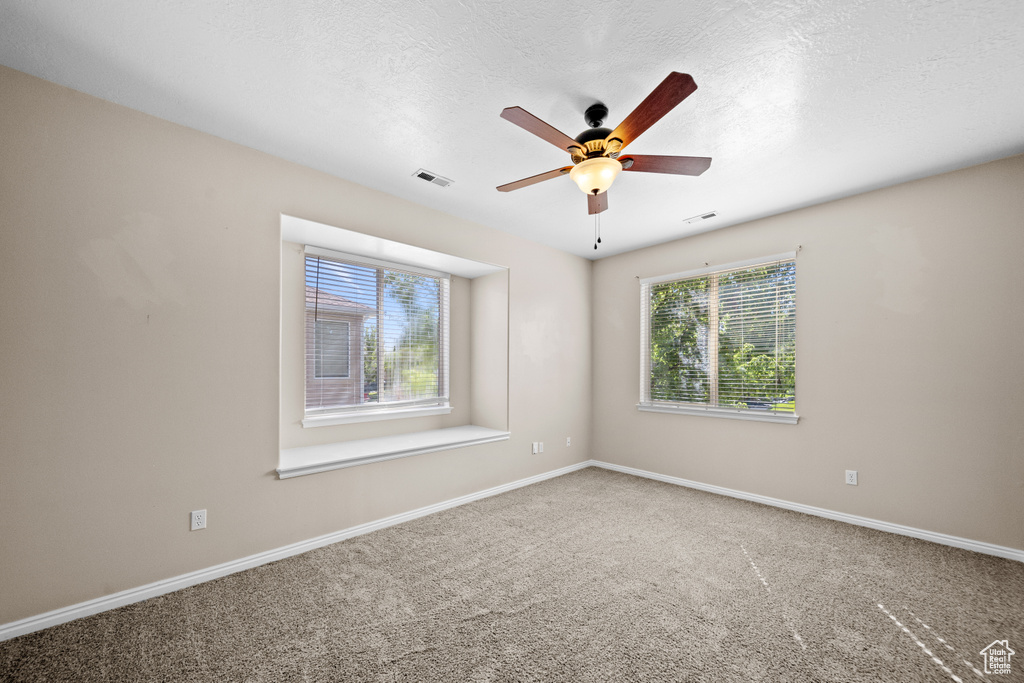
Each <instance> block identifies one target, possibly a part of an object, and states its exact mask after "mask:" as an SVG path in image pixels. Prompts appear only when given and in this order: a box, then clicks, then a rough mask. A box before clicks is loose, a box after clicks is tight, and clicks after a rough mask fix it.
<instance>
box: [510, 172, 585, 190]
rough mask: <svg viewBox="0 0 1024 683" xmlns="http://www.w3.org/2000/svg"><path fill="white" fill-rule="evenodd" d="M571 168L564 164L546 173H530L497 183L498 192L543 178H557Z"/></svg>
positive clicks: (524, 185)
mask: <svg viewBox="0 0 1024 683" xmlns="http://www.w3.org/2000/svg"><path fill="white" fill-rule="evenodd" d="M571 170H572V166H565V167H563V168H556V169H555V170H554V171H548V172H547V173H538V174H537V175H532V176H530V177H529V178H523V179H522V180H516V181H515V182H511V183H505V184H504V185H499V186H498V192H511V191H512V190H518V189H519V188H521V187H526V186H528V185H533V184H535V183H540V182H544V181H545V180H551V179H552V178H557V177H558V176H560V175H565V174H566V173H568V172H569V171H571Z"/></svg>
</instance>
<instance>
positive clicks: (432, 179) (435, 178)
mask: <svg viewBox="0 0 1024 683" xmlns="http://www.w3.org/2000/svg"><path fill="white" fill-rule="evenodd" d="M413 175H414V176H416V177H417V178H422V179H423V180H426V181H427V182H428V183H433V184H435V185H440V186H441V187H448V186H449V185H451V184H452V183H453V182H455V181H454V180H450V179H448V178H443V177H441V176H439V175H437V174H436V173H432V172H430V171H425V170H424V169H422V168H421V169H419V170H418V171H416V172H415V173H413Z"/></svg>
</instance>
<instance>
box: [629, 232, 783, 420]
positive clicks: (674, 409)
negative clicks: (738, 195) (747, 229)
mask: <svg viewBox="0 0 1024 683" xmlns="http://www.w3.org/2000/svg"><path fill="white" fill-rule="evenodd" d="M796 255H797V252H795V251H787V252H783V253H781V254H772V255H771V256H760V257H757V258H750V259H745V260H743V261H734V262H732V263H725V264H722V265H717V266H706V267H704V268H695V269H693V270H686V271H682V272H679V273H669V274H668V275H655V276H652V277H646V278H641V279H640V286H641V291H643V290H642V288H643V285H654V284H659V283H661V282H674V281H675V280H685V279H688V278H694V277H700V276H701V275H707V274H708V273H721V272H725V271H729V270H739V269H741V268H746V267H748V266H758V265H762V264H765V263H772V262H775V261H794V260H796ZM650 324H651V320H650V310H649V302H648V301H646V300H645V299H644V297H641V302H640V330H641V334H640V343H641V353H640V396H641V398H640V401H639V402H638V403H637V404H636V409H637V411H639V412H645V413H669V414H676V415H699V416H701V417H720V418H725V419H728V420H748V421H751V422H775V423H778V424H794V425H795V424H797V423H798V422H799V420H800V416H799V415H798V414H797V413H795V412H793V413H777V412H773V411H770V410H765V411H759V410H751V409H750V408H727V407H722V406H705V405H700V404H694V403H691V404H686V403H664V402H660V401H651V400H648V396H649V394H648V392H649V391H650V373H651V368H650V365H649V361H650V358H649V353H648V351H646V350H644V349H643V346H644V345H645V344H647V343H649V338H650Z"/></svg>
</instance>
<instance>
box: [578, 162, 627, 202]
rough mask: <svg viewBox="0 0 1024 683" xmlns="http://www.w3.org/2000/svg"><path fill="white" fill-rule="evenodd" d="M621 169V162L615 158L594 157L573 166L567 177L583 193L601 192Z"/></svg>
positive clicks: (610, 184)
mask: <svg viewBox="0 0 1024 683" xmlns="http://www.w3.org/2000/svg"><path fill="white" fill-rule="evenodd" d="M621 170H622V164H621V163H619V161H618V160H617V159H610V158H608V157H594V158H592V159H586V160H584V161H581V162H580V163H578V164H576V165H575V166H573V168H572V170H571V171H569V177H570V178H572V179H573V182H575V183H576V184H577V185H578V186H579V188H580V189H581V190H582V191H583V193H584V194H601V193H602V192H607V191H608V188H609V187H611V186H612V183H613V182H615V177H616V176H617V175H619V171H621Z"/></svg>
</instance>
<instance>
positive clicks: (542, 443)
mask: <svg viewBox="0 0 1024 683" xmlns="http://www.w3.org/2000/svg"><path fill="white" fill-rule="evenodd" d="M540 452H541V453H543V452H544V442H543V441H541V442H540Z"/></svg>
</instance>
